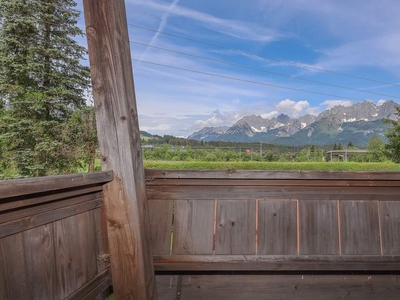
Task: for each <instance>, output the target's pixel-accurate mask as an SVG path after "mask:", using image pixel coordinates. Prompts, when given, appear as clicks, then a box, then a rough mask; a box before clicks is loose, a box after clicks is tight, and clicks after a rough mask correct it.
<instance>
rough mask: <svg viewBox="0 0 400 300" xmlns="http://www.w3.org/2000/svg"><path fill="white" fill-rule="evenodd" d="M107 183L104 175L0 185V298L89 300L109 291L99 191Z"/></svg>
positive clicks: (75, 176) (107, 174) (44, 179)
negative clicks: (106, 290)
mask: <svg viewBox="0 0 400 300" xmlns="http://www.w3.org/2000/svg"><path fill="white" fill-rule="evenodd" d="M110 180H112V173H110V172H105V173H98V174H97V173H93V174H81V175H68V176H60V178H58V177H48V178H37V179H29V180H17V181H8V182H5V183H4V182H2V183H0V200H1V201H0V299H2V300H3V299H5V300H6V299H10V300H19V299H23V300H25V299H51V300H53V299H69V300H72V299H94V298H95V297H96V296H97V295H99V294H100V293H102V292H103V291H104V290H105V289H107V288H108V287H109V285H110V274H109V270H108V268H109V266H108V263H107V262H106V261H104V260H102V257H107V233H106V231H105V230H104V228H105V226H104V224H105V217H104V215H103V214H102V208H101V206H102V193H100V192H99V191H101V186H102V184H104V183H105V182H108V181H110ZM35 182H37V184H38V186H39V187H41V188H42V189H43V191H44V192H43V193H41V192H40V191H41V190H40V189H38V187H37V186H35ZM46 182H47V183H48V184H46ZM3 191H5V193H2V192H3ZM13 191H14V192H15V193H14V194H13ZM30 191H31V192H32V194H30ZM4 195H6V196H7V197H4Z"/></svg>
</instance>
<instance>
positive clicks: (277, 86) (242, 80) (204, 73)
mask: <svg viewBox="0 0 400 300" xmlns="http://www.w3.org/2000/svg"><path fill="white" fill-rule="evenodd" d="M132 60H133V61H136V62H140V63H145V64H150V65H155V66H160V67H166V68H170V69H176V70H181V71H186V72H191V73H196V74H202V75H207V76H213V77H218V78H223V79H229V80H235V81H241V82H246V83H252V84H258V85H264V86H270V87H275V88H280V89H286V90H292V91H297V92H304V93H309V94H317V95H323V96H329V97H336V98H342V99H351V100H357V101H364V100H365V99H360V98H354V97H344V96H339V95H333V94H327V93H320V92H314V91H309V90H303V89H298V88H292V87H287V86H282V85H276V84H271V83H265V82H259V81H253V80H247V79H242V78H236V77H230V76H225V75H219V74H214V73H208V72H202V71H196V70H191V69H186V68H181V67H175V66H170V65H164V64H159V63H155V62H150V61H145V60H139V59H132Z"/></svg>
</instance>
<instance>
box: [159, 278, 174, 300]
mask: <svg viewBox="0 0 400 300" xmlns="http://www.w3.org/2000/svg"><path fill="white" fill-rule="evenodd" d="M156 282H157V295H158V299H159V300H176V299H177V297H178V296H177V285H178V275H158V276H156ZM178 299H179V298H178Z"/></svg>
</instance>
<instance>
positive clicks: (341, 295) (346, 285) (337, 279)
mask: <svg viewBox="0 0 400 300" xmlns="http://www.w3.org/2000/svg"><path fill="white" fill-rule="evenodd" d="M399 292H400V276H398V275H284V276H282V275H185V276H184V277H183V281H182V294H181V297H180V299H181V300H188V299H190V300H203V299H207V300H214V299H215V300H220V299H230V300H236V299H237V300H239V299H240V300H242V299H246V300H259V299H271V300H272V299H280V300H292V299H296V300H309V299H324V300H337V299H350V300H359V299H363V300H377V299H385V300H395V299H398V295H399Z"/></svg>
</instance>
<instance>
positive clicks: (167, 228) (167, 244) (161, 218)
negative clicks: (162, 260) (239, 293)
mask: <svg viewBox="0 0 400 300" xmlns="http://www.w3.org/2000/svg"><path fill="white" fill-rule="evenodd" d="M148 203H149V215H150V229H151V243H152V249H153V254H169V253H170V248H171V230H172V214H173V210H174V201H173V200H170V201H159V200H152V201H148Z"/></svg>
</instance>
